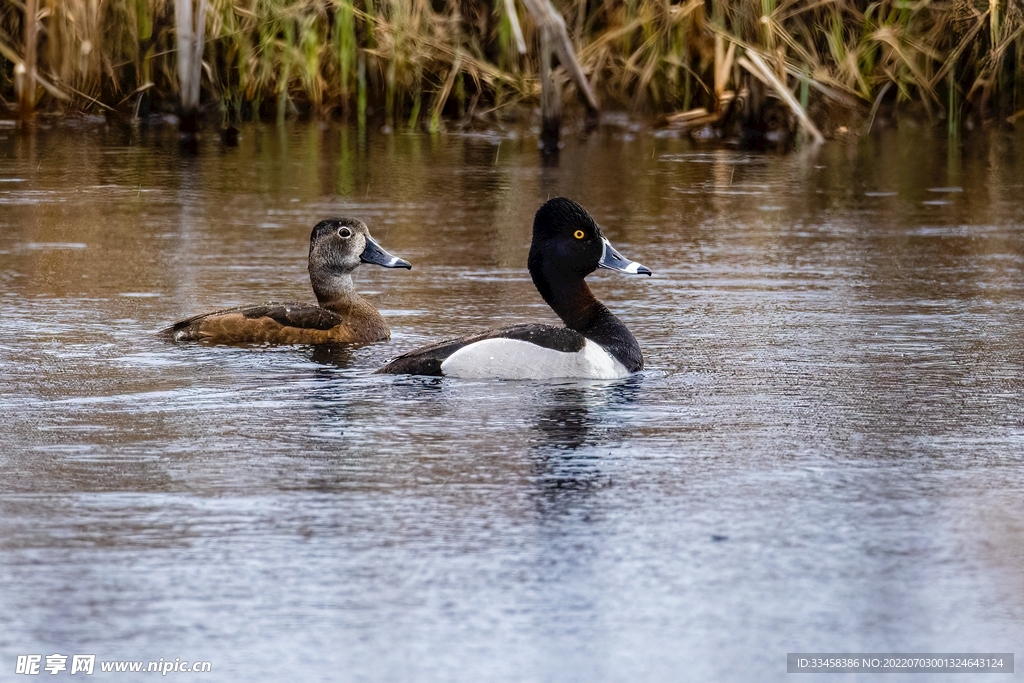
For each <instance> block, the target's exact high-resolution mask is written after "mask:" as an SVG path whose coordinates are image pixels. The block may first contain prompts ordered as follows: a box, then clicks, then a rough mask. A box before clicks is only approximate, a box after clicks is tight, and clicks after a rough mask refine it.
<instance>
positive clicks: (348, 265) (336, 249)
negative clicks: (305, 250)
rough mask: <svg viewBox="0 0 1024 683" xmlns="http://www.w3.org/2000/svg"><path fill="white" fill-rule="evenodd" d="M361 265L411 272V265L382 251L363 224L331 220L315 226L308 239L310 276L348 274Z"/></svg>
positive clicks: (360, 222) (344, 220) (347, 219)
mask: <svg viewBox="0 0 1024 683" xmlns="http://www.w3.org/2000/svg"><path fill="white" fill-rule="evenodd" d="M360 263H373V264H376V265H378V266H384V267H385V268H412V266H411V265H410V264H409V262H408V261H404V260H402V259H400V258H398V257H396V256H392V255H391V254H389V253H388V252H386V251H385V250H384V249H383V248H381V246H380V245H379V244H377V242H376V241H374V239H373V238H372V237H370V231H369V229H368V228H367V227H366V224H365V223H363V222H362V221H360V220H356V219H354V218H328V219H326V220H322V221H320V222H319V223H317V224H316V226H315V227H314V228H313V233H312V234H311V235H310V236H309V270H310V274H313V273H314V272H323V273H330V274H334V275H342V274H349V273H351V272H352V271H353V270H355V269H356V268H357V267H359V264H360Z"/></svg>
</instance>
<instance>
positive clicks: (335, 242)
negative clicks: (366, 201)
mask: <svg viewBox="0 0 1024 683" xmlns="http://www.w3.org/2000/svg"><path fill="white" fill-rule="evenodd" d="M360 263H373V264H375V265H378V266H384V267H385V268H410V269H411V268H412V266H411V265H410V264H409V262H408V261H404V260H402V259H400V258H398V257H396V256H392V255H391V254H389V253H388V252H386V251H385V250H384V249H383V248H381V246H380V245H379V244H377V243H376V242H375V241H374V240H373V238H372V237H370V231H369V230H368V229H367V227H366V224H365V223H363V222H362V221H359V220H355V219H352V218H328V219H327V220H323V221H320V222H319V223H317V224H316V227H314V228H313V233H312V234H311V235H310V237H309V280H310V282H311V283H312V284H313V293H314V294H316V300H317V303H315V304H314V303H306V302H287V303H276V302H271V303H266V304H261V305H253V306H238V307H235V308H225V309H223V310H220V311H213V312H212V313H204V314H202V315H197V316H194V317H192V318H188V319H187V320H182V321H181V322H177V323H175V324H174V325H172V326H171V327H168V328H167V329H165V330H163V331H162V333H163V334H166V335H168V336H169V337H170V338H171V339H173V340H174V341H199V342H204V343H207V344H246V343H257V344H258V343H268V344H335V343H342V342H357V343H359V342H361V343H365V342H375V341H382V340H385V339H388V338H390V337H391V330H389V329H388V325H387V323H386V322H384V318H383V317H382V316H381V314H380V313H378V312H377V309H376V308H374V307H373V306H372V305H371V304H370V303H369V302H368V301H366V299H364V298H362V297H361V296H359V295H358V294H356V292H355V288H354V287H353V286H352V271H354V270H355V269H356V268H358V267H359V264H360Z"/></svg>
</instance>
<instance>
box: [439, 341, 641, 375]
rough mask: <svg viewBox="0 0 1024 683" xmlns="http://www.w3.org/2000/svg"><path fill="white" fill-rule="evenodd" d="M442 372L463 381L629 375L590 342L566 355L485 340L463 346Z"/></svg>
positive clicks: (533, 346) (525, 344) (523, 343)
mask: <svg viewBox="0 0 1024 683" xmlns="http://www.w3.org/2000/svg"><path fill="white" fill-rule="evenodd" d="M441 372H442V373H443V374H444V375H445V376H447V377H461V378H463V379H487V378H492V379H554V378H558V377H566V378H571V377H576V378H580V379H618V378H619V377H625V376H627V375H628V374H629V371H628V370H626V367H625V366H624V365H623V364H622V363H620V362H619V361H618V360H616V359H615V358H614V357H613V356H612V355H611V354H610V353H608V352H607V351H605V350H604V349H603V348H601V346H600V345H599V344H595V343H594V342H592V341H589V340H588V341H587V342H586V343H585V344H584V345H583V349H582V350H581V351H578V352H576V353H566V352H564V351H555V350H553V349H546V348H544V347H543V346H537V345H536V344H532V343H530V342H527V341H520V340H519V339H484V340H483V341H478V342H476V343H473V344H470V345H468V346H463V347H462V348H461V349H459V350H458V351H456V352H455V353H453V354H452V355H450V356H448V358H447V359H446V360H445V361H444V362H443V363H441Z"/></svg>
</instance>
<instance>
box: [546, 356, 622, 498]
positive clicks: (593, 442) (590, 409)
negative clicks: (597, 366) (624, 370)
mask: <svg viewBox="0 0 1024 683" xmlns="http://www.w3.org/2000/svg"><path fill="white" fill-rule="evenodd" d="M640 382H641V379H640V378H639V377H637V376H632V377H629V378H627V379H625V380H621V381H618V382H615V383H614V384H612V385H608V384H596V383H595V384H594V385H590V386H587V385H575V386H559V387H553V388H552V389H551V390H550V392H544V393H545V394H547V395H546V396H543V397H542V398H543V400H542V403H543V406H544V407H543V408H541V409H540V411H539V412H538V413H537V418H536V421H535V422H534V431H535V433H536V434H537V436H536V437H534V438H531V439H530V451H531V457H532V461H533V468H534V474H535V478H536V481H537V483H539V484H540V485H541V489H542V490H543V491H544V492H545V493H547V494H549V495H550V496H552V497H562V496H563V495H564V493H565V492H568V491H576V492H584V491H591V490H596V489H599V488H601V487H602V486H604V485H605V484H607V482H608V480H607V477H604V476H602V472H601V467H600V465H601V458H600V453H598V452H595V449H597V448H600V446H601V445H602V444H604V443H606V442H607V443H621V442H622V440H623V433H622V425H621V423H620V422H621V421H620V420H618V419H616V413H618V412H619V410H620V409H621V408H622V407H623V406H627V405H629V404H631V403H633V402H635V401H636V400H637V398H638V397H639V394H640Z"/></svg>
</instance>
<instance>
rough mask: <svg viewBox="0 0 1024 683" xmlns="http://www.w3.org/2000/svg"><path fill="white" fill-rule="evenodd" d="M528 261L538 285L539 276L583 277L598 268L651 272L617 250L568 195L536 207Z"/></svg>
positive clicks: (584, 210) (594, 222) (550, 277)
mask: <svg viewBox="0 0 1024 683" xmlns="http://www.w3.org/2000/svg"><path fill="white" fill-rule="evenodd" d="M528 263H529V268H530V275H532V276H533V280H534V283H536V284H537V286H538V288H540V286H541V285H540V283H538V278H539V277H543V278H544V279H548V280H552V279H565V278H569V279H583V278H585V277H586V276H588V275H590V274H591V273H593V272H594V271H595V270H597V269H598V268H599V267H601V268H609V269H611V270H618V271H621V272H624V273H631V274H644V275H650V274H651V271H650V269H649V268H646V267H645V266H642V265H640V264H639V263H635V262H633V261H630V260H628V259H626V258H623V256H622V255H621V254H619V252H617V251H615V249H614V248H613V247H612V245H611V243H610V242H609V241H608V240H607V239H606V238H605V237H604V235H602V234H601V228H600V227H599V226H598V225H597V222H596V221H595V220H594V219H593V217H591V215H590V214H589V213H587V210H586V209H584V208H583V207H582V206H580V205H579V204H577V203H576V202H574V201H572V200H571V199H566V198H565V197H555V198H554V199H550V200H548V201H547V202H545V203H544V205H543V206H541V207H540V208H539V209H537V214H536V216H534V219H533V242H532V244H531V245H530V257H529V262H528ZM542 293H543V292H542Z"/></svg>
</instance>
